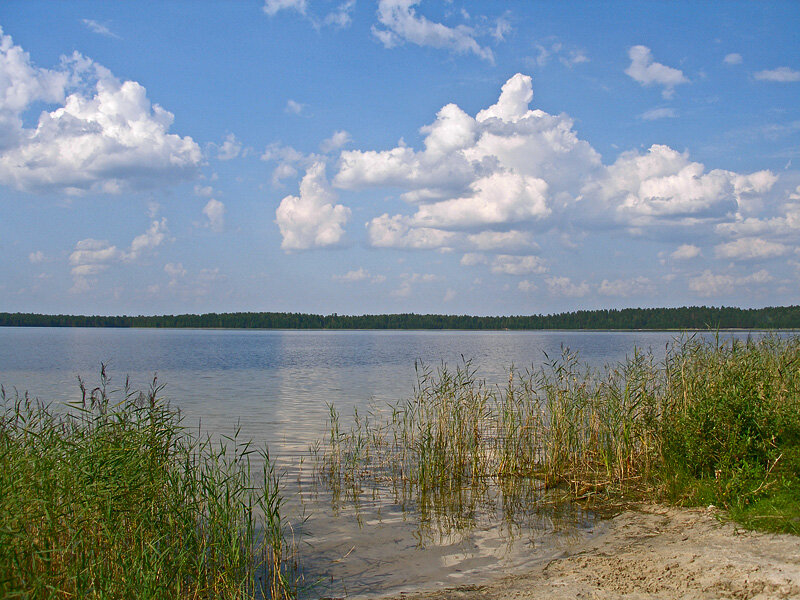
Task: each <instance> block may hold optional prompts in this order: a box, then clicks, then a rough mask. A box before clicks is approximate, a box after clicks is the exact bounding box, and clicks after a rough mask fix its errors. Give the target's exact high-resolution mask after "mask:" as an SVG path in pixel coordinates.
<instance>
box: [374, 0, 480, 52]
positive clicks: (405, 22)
mask: <svg viewBox="0 0 800 600" xmlns="http://www.w3.org/2000/svg"><path fill="white" fill-rule="evenodd" d="M420 1H421V0H380V1H379V2H378V21H379V22H380V24H381V25H383V26H384V27H385V29H384V28H379V27H376V26H373V27H372V33H373V35H374V36H375V37H376V38H378V39H379V40H380V42H381V43H382V44H383V45H384V47H386V48H394V47H395V46H398V45H400V44H402V43H403V42H410V43H412V44H416V45H417V46H429V47H432V48H441V49H445V50H450V51H451V52H455V53H458V54H467V53H472V54H475V55H476V56H478V57H480V58H482V59H484V60H487V61H489V62H494V55H493V54H492V51H491V49H490V48H487V47H482V46H481V45H480V44H478V42H477V41H476V40H475V32H474V30H473V29H472V28H470V27H467V26H466V25H459V26H457V27H447V26H446V25H444V24H442V23H435V22H433V21H429V20H428V19H426V18H425V17H424V16H419V15H417V12H416V10H415V8H414V7H415V6H416V5H418V4H419V3H420Z"/></svg>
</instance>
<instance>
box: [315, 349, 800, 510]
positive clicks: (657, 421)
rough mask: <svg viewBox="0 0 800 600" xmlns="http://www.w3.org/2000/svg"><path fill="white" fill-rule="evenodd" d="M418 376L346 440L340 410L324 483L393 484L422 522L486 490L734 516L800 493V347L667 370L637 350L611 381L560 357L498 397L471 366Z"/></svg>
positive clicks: (721, 356) (742, 352)
mask: <svg viewBox="0 0 800 600" xmlns="http://www.w3.org/2000/svg"><path fill="white" fill-rule="evenodd" d="M417 376H418V379H417V385H416V386H415V389H414V395H413V397H412V398H411V399H409V400H406V401H403V402H400V403H397V404H395V405H393V406H391V407H389V409H388V410H386V411H383V413H382V414H380V415H378V416H375V415H373V416H372V418H371V419H367V420H362V419H355V420H354V421H353V424H352V426H351V429H350V430H349V432H344V431H341V430H340V427H341V426H340V424H339V416H338V414H337V413H336V412H335V408H333V407H331V411H332V415H333V414H335V415H336V425H335V427H336V431H337V434H336V435H335V436H331V438H330V440H329V443H328V445H327V446H326V447H324V448H322V449H321V454H322V457H323V458H322V460H320V461H318V466H319V471H320V475H321V476H322V478H323V480H325V481H326V482H327V483H328V484H329V485H332V486H337V487H341V486H342V485H344V487H345V488H346V487H347V486H350V489H353V490H359V489H361V488H362V487H363V486H365V485H369V484H370V482H372V484H373V485H374V484H375V482H378V481H381V482H384V483H385V482H387V481H389V482H391V485H393V486H394V489H395V490H398V489H399V492H400V494H401V496H403V497H411V498H413V499H414V500H416V501H417V503H418V504H419V505H421V506H423V508H424V507H425V506H427V505H430V504H431V502H434V503H435V501H436V500H437V499H441V498H443V497H444V496H447V495H448V494H449V495H450V496H449V497H450V498H456V500H454V501H456V502H457V501H458V498H459V497H461V496H458V494H461V495H462V496H463V490H465V489H467V488H470V489H473V490H474V489H477V488H476V486H480V485H481V482H486V481H489V480H491V481H493V482H495V483H498V482H503V481H504V482H505V483H504V484H503V485H504V486H505V487H506V488H509V487H512V488H513V485H510V484H509V482H514V481H522V480H525V479H532V480H535V481H536V482H537V483H538V484H539V485H540V487H541V488H544V489H553V488H558V489H562V490H565V491H566V492H567V494H568V496H569V497H571V498H573V499H582V500H591V499H594V498H605V499H608V498H610V497H615V498H619V497H648V498H651V499H654V498H662V499H671V500H673V501H678V502H707V501H713V502H716V503H719V504H722V505H724V506H728V507H734V506H739V507H741V506H745V505H748V504H749V503H751V502H753V501H755V500H757V499H758V498H760V497H764V495H765V494H769V493H771V492H772V491H776V490H784V491H785V490H786V489H790V490H800V338H798V337H797V336H788V337H787V336H784V337H780V336H767V337H765V338H762V339H760V340H758V341H754V340H752V339H748V340H746V341H737V340H727V341H722V340H720V338H719V337H717V338H715V339H711V340H709V339H706V338H701V337H699V336H688V337H686V336H685V337H682V338H678V339H676V340H675V341H674V342H673V343H672V344H671V345H669V346H668V347H667V350H666V357H665V359H664V360H663V361H659V362H657V361H656V360H655V359H654V357H653V355H652V353H642V352H640V351H638V350H635V351H634V352H633V354H632V355H630V356H628V357H627V358H626V359H625V360H624V361H622V362H620V363H618V364H616V365H608V366H606V367H605V368H604V369H601V370H591V369H589V368H588V367H586V366H584V365H582V364H581V362H580V360H579V357H578V356H577V355H576V354H575V353H573V352H570V351H569V350H568V349H562V353H561V355H560V356H557V357H554V358H552V359H551V358H550V357H546V362H545V364H544V365H543V366H542V367H541V368H539V369H536V370H534V369H531V370H527V371H517V370H514V369H513V368H512V369H511V370H510V371H509V379H508V384H507V385H506V386H494V387H492V386H488V385H487V384H486V383H485V382H484V381H483V380H481V379H480V378H479V377H478V376H477V371H476V369H475V368H474V367H473V366H472V364H471V363H470V362H469V361H464V362H463V363H461V364H459V365H457V366H456V368H455V369H454V370H453V369H452V368H450V367H448V366H447V365H441V366H440V367H439V368H438V369H436V370H432V369H430V368H429V367H425V366H419V365H418V369H417ZM344 457H346V463H345V461H344V460H343V458H344ZM787 486H788V488H787ZM354 493H355V492H354ZM453 494H456V496H453Z"/></svg>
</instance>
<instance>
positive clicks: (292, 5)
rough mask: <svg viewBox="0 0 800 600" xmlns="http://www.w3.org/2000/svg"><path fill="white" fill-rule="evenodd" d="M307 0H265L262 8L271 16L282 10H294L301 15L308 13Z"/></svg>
mask: <svg viewBox="0 0 800 600" xmlns="http://www.w3.org/2000/svg"><path fill="white" fill-rule="evenodd" d="M306 9H307V5H306V0H264V6H263V7H262V10H263V11H264V12H265V13H266V14H267V15H269V16H270V17H272V16H275V15H276V14H277V13H279V12H280V11H282V10H294V11H297V12H299V13H300V14H301V15H304V14H306Z"/></svg>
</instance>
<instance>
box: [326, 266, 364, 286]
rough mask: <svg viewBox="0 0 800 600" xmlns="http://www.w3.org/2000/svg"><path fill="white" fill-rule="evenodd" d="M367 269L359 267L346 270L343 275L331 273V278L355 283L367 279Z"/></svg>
mask: <svg viewBox="0 0 800 600" xmlns="http://www.w3.org/2000/svg"><path fill="white" fill-rule="evenodd" d="M369 277H370V275H369V271H367V270H366V269H365V268H364V267H360V268H358V269H355V270H353V271H348V272H347V273H345V274H344V275H333V276H332V278H333V280H334V281H342V282H344V283H355V282H357V281H364V280H366V279H369Z"/></svg>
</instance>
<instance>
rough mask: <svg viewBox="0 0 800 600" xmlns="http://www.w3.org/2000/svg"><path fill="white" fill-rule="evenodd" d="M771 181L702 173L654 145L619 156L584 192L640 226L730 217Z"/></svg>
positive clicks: (760, 175)
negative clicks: (742, 202)
mask: <svg viewBox="0 0 800 600" xmlns="http://www.w3.org/2000/svg"><path fill="white" fill-rule="evenodd" d="M774 182H775V178H774V176H772V175H771V173H769V172H768V171H766V172H757V173H753V174H751V175H740V174H737V173H734V172H731V171H725V170H722V169H714V170H711V171H706V170H705V166H704V165H703V164H701V163H698V162H692V161H690V160H689V157H688V154H687V153H680V152H677V151H676V150H673V149H672V148H670V147H669V146H663V145H659V144H654V145H653V146H651V147H650V148H649V149H648V151H647V153H646V154H640V153H638V152H636V151H632V152H625V153H623V154H622V155H620V157H619V158H618V159H617V160H616V162H614V164H612V165H611V166H609V167H608V169H607V170H606V173H605V174H604V176H603V177H602V178H600V179H598V180H597V181H593V182H590V183H589V184H588V185H587V187H586V188H585V189H584V192H585V193H587V194H596V195H597V196H598V197H599V198H600V199H601V200H603V201H604V202H606V203H608V205H609V206H614V207H615V209H616V211H617V215H618V217H619V218H621V219H623V220H627V221H630V222H633V223H634V224H638V225H641V224H646V223H649V222H652V221H653V220H655V219H676V218H681V217H687V216H693V217H718V218H719V217H722V216H724V215H726V214H734V213H735V212H736V211H737V209H738V207H739V202H740V201H741V200H742V199H743V198H744V197H745V196H746V195H747V194H752V193H763V192H764V191H766V190H768V189H770V188H771V186H772V184H773V183H774Z"/></svg>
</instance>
